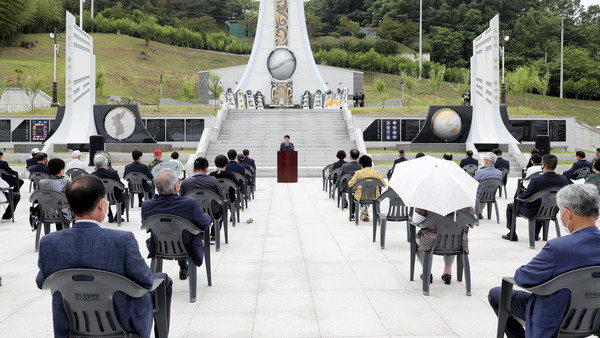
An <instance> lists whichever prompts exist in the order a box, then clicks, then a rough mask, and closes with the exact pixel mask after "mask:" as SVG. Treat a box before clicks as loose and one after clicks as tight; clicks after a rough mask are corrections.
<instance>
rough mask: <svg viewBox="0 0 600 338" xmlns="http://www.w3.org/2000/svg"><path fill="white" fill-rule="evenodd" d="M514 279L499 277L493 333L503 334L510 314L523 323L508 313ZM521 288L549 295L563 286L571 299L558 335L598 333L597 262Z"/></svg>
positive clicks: (599, 286) (599, 280)
mask: <svg viewBox="0 0 600 338" xmlns="http://www.w3.org/2000/svg"><path fill="white" fill-rule="evenodd" d="M513 285H515V280H514V279H513V278H512V277H504V278H503V279H502V287H501V289H500V290H501V291H500V302H499V304H498V305H499V307H498V330H497V333H496V337H498V338H502V337H504V331H505V330H506V322H507V320H508V318H509V317H512V318H514V319H515V320H517V321H518V322H519V323H521V324H522V325H525V321H524V320H522V319H521V318H518V317H514V316H513V315H512V314H511V313H510V303H511V296H512V290H513ZM523 289H524V290H526V291H529V292H531V293H532V294H535V295H539V296H548V295H551V294H553V293H555V292H557V291H559V290H562V289H566V290H569V292H570V293H571V299H570V301H569V305H568V306H567V310H566V311H565V315H564V317H563V318H562V321H561V323H560V326H559V330H558V337H588V336H598V335H600V311H599V309H598V308H599V307H598V298H597V297H596V296H594V295H597V294H598V292H599V291H600V266H589V267H585V268H580V269H576V270H571V271H568V272H565V273H563V274H561V275H558V276H556V277H554V278H552V279H551V280H549V281H547V282H546V283H544V284H541V285H538V286H534V287H530V288H525V287H523Z"/></svg>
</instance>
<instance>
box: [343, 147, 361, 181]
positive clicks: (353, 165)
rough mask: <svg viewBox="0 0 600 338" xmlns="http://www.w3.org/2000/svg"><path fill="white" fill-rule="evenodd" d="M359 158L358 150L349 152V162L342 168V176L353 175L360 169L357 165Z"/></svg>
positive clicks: (358, 164)
mask: <svg viewBox="0 0 600 338" xmlns="http://www.w3.org/2000/svg"><path fill="white" fill-rule="evenodd" d="M359 156H360V153H359V152H358V149H352V150H350V162H348V163H346V164H344V165H343V166H342V176H343V175H344V174H354V172H356V171H357V170H361V169H362V167H361V166H360V163H358V157H359Z"/></svg>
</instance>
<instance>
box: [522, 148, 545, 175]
mask: <svg viewBox="0 0 600 338" xmlns="http://www.w3.org/2000/svg"><path fill="white" fill-rule="evenodd" d="M530 161H531V167H529V168H527V171H526V172H525V177H529V176H531V175H532V174H535V173H537V172H538V171H542V156H540V154H533V155H531V160H530Z"/></svg>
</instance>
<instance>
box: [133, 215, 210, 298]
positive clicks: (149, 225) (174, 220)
mask: <svg viewBox="0 0 600 338" xmlns="http://www.w3.org/2000/svg"><path fill="white" fill-rule="evenodd" d="M142 229H143V230H146V232H150V230H152V240H153V241H154V245H155V247H156V252H155V254H154V257H152V261H151V263H150V270H152V273H156V272H162V269H163V260H180V259H187V260H188V267H189V273H190V281H189V283H190V303H194V302H195V301H196V290H197V285H198V277H197V276H198V273H197V267H196V265H195V264H194V262H193V261H192V257H190V255H189V254H188V252H187V250H186V249H185V246H184V245H183V240H182V236H181V233H182V231H184V230H185V231H188V232H189V233H191V234H192V235H198V234H200V233H203V237H204V265H205V266H206V279H207V281H208V285H209V286H212V278H211V269H210V262H211V261H210V234H209V232H208V231H202V230H200V229H198V228H197V227H196V226H195V225H194V224H193V223H192V222H190V221H188V220H187V219H185V218H183V217H179V216H176V215H168V214H161V215H154V216H150V217H148V218H147V219H146V220H145V221H144V223H142Z"/></svg>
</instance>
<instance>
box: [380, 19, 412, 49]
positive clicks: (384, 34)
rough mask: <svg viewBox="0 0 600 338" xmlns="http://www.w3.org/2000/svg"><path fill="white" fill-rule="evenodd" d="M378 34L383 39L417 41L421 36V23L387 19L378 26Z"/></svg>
mask: <svg viewBox="0 0 600 338" xmlns="http://www.w3.org/2000/svg"><path fill="white" fill-rule="evenodd" d="M377 35H378V36H379V37H380V38H382V39H387V40H394V41H398V42H401V43H404V44H407V43H410V42H412V41H415V40H416V39H417V38H418V36H419V24H418V23H416V22H399V21H397V20H392V19H385V20H383V21H381V23H380V24H379V27H377Z"/></svg>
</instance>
